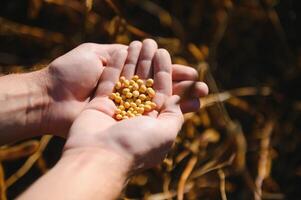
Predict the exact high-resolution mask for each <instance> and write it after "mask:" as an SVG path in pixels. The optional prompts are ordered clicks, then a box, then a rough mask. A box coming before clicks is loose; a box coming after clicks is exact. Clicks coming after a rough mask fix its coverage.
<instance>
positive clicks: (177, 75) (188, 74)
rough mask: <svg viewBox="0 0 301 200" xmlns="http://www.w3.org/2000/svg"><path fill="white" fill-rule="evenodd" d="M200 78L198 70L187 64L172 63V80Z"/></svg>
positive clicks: (194, 79)
mask: <svg viewBox="0 0 301 200" xmlns="http://www.w3.org/2000/svg"><path fill="white" fill-rule="evenodd" d="M197 79H198V72H197V71H196V70H195V69H194V68H192V67H188V66H185V65H179V64H173V65H172V80H173V81H186V80H187V81H188V80H190V81H196V80H197Z"/></svg>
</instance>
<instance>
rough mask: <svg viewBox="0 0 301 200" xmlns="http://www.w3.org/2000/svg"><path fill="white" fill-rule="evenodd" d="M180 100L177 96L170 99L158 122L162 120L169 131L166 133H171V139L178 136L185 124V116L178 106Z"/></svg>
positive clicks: (165, 103)
mask: <svg viewBox="0 0 301 200" xmlns="http://www.w3.org/2000/svg"><path fill="white" fill-rule="evenodd" d="M179 98H180V97H179V96H177V95H173V96H170V97H168V98H167V99H166V101H165V102H164V106H163V108H162V110H161V112H160V114H159V116H158V120H160V123H161V125H162V126H167V127H166V129H165V130H169V131H166V132H167V133H169V134H170V136H171V137H175V136H176V135H177V133H178V132H179V131H180V129H181V127H182V125H183V123H184V117H183V114H182V112H181V109H180V106H179V104H177V102H178V101H179ZM171 124H172V126H171Z"/></svg>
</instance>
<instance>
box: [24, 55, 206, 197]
mask: <svg viewBox="0 0 301 200" xmlns="http://www.w3.org/2000/svg"><path fill="white" fill-rule="evenodd" d="M129 52H130V51H129ZM128 56H129V55H128V52H127V51H125V50H118V51H116V52H115V53H114V55H113V57H112V59H111V60H110V61H108V65H107V67H106V68H105V69H104V70H103V72H102V75H101V77H100V80H99V84H98V87H97V89H96V92H95V96H94V97H93V98H92V99H91V101H90V102H89V103H88V104H87V105H86V106H85V108H84V109H83V111H82V112H81V113H80V115H79V116H78V117H77V118H76V120H75V121H74V123H73V124H72V126H71V129H70V132H69V134H68V137H67V142H66V145H65V148H64V152H63V156H62V158H61V159H60V161H59V162H58V163H57V165H56V166H55V167H54V168H53V169H51V170H50V172H49V173H47V174H46V175H45V176H43V177H42V178H41V179H39V180H38V181H37V182H36V183H35V184H34V185H33V186H31V187H30V188H29V189H28V190H27V191H26V192H25V193H24V194H23V195H21V197H20V198H19V199H90V200H93V199H108V200H109V199H115V198H117V197H118V195H119V194H120V192H121V190H122V188H123V186H124V184H125V182H126V180H127V178H128V177H129V175H130V174H132V173H135V172H136V171H137V170H143V169H147V168H150V167H153V166H155V165H156V164H158V163H160V162H161V161H162V160H163V159H164V157H165V155H166V153H167V152H168V151H169V149H170V147H171V146H172V144H173V141H174V139H175V138H176V136H177V133H178V132H179V130H180V128H181V126H182V124H183V122H184V119H183V115H182V111H181V109H180V105H179V104H178V103H177V102H178V101H179V96H178V95H173V94H172V90H173V89H172V64H171V59H170V56H169V54H168V52H167V51H166V50H163V49H159V50H156V52H155V54H154V56H153V58H152V63H153V64H152V65H150V67H149V68H148V67H147V66H143V65H139V64H137V65H136V67H135V68H137V69H135V70H133V69H132V68H131V66H130V67H129V66H128V65H127V64H126V60H127V57H128ZM135 72H137V74H139V75H140V76H141V77H143V79H146V78H153V79H154V83H155V84H154V89H155V91H156V96H155V97H154V99H153V100H154V102H155V103H156V104H157V108H156V110H154V111H152V112H150V113H148V114H147V115H145V116H139V117H134V118H130V119H126V120H122V121H116V120H115V119H114V110H115V109H116V106H115V104H114V102H113V101H112V100H111V99H110V98H109V95H110V93H112V91H113V89H114V84H115V83H116V82H117V81H118V79H119V76H120V75H124V74H127V76H128V77H131V76H132V75H133V74H134V73H135ZM202 92H203V95H206V93H207V90H206V88H204V89H203V91H202ZM50 185H51V187H49V186H50Z"/></svg>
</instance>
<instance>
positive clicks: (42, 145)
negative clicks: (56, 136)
mask: <svg viewBox="0 0 301 200" xmlns="http://www.w3.org/2000/svg"><path fill="white" fill-rule="evenodd" d="M51 138H52V136H50V135H46V136H43V137H42V139H41V141H40V146H39V148H38V150H37V151H36V152H35V153H34V154H32V155H31V156H30V157H29V158H28V159H27V160H26V161H25V163H24V164H23V165H22V167H21V168H19V169H18V170H17V172H15V173H14V174H13V175H11V176H10V177H9V178H8V179H7V180H6V181H5V185H6V187H7V188H8V187H10V186H11V185H13V184H14V183H15V182H16V181H17V180H19V179H20V178H21V177H22V176H24V174H26V173H27V172H28V171H29V170H30V168H31V167H32V166H33V165H34V164H35V163H36V161H37V160H38V159H39V158H40V157H41V155H42V152H43V151H44V150H45V148H46V147H47V144H48V143H49V141H50V140H51Z"/></svg>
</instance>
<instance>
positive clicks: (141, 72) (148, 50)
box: [136, 39, 158, 79]
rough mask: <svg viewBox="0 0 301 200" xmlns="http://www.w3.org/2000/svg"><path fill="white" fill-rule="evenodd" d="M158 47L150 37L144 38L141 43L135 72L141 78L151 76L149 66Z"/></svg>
mask: <svg viewBox="0 0 301 200" xmlns="http://www.w3.org/2000/svg"><path fill="white" fill-rule="evenodd" d="M157 49H158V45H157V43H156V42H155V41H154V40H152V39H146V40H144V41H143V43H142V49H141V52H140V56H139V61H138V66H137V69H136V74H137V75H138V76H139V77H140V78H141V79H147V78H149V77H151V74H152V72H151V66H152V60H153V57H154V55H155V53H156V51H157Z"/></svg>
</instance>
